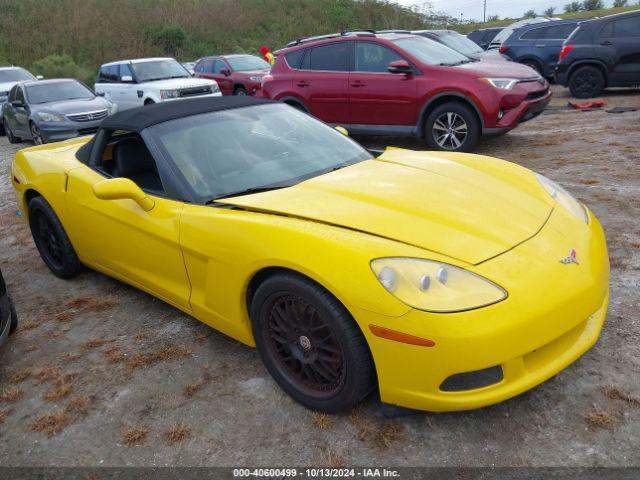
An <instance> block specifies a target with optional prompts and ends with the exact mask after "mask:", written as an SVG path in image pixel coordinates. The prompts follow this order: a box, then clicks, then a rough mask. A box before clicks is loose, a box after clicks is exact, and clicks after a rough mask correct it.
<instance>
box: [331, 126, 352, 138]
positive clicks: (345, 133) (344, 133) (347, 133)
mask: <svg viewBox="0 0 640 480" xmlns="http://www.w3.org/2000/svg"><path fill="white" fill-rule="evenodd" d="M333 128H335V129H336V130H337V131H339V132H340V133H341V134H343V135H344V136H345V137H348V136H349V131H348V130H347V129H346V128H344V127H341V126H340V125H338V126H337V127H333Z"/></svg>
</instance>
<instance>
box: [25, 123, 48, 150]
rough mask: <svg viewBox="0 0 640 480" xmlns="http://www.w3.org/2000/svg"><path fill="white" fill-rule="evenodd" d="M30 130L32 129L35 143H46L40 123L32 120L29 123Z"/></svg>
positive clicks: (32, 137)
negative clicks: (37, 123) (39, 126)
mask: <svg viewBox="0 0 640 480" xmlns="http://www.w3.org/2000/svg"><path fill="white" fill-rule="evenodd" d="M29 130H31V139H32V140H33V143H35V144H36V145H44V144H45V143H46V142H45V141H44V138H43V136H42V134H41V133H40V129H39V128H38V125H36V124H35V123H33V122H31V123H30V124H29Z"/></svg>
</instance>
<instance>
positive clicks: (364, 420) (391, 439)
mask: <svg viewBox="0 0 640 480" xmlns="http://www.w3.org/2000/svg"><path fill="white" fill-rule="evenodd" d="M349 422H350V423H351V425H353V426H354V427H355V429H356V435H357V437H358V440H360V441H361V442H364V441H371V442H373V443H374V444H375V445H376V446H377V447H379V448H381V449H388V448H390V447H391V446H392V445H393V444H394V443H397V442H399V441H401V440H402V439H403V438H404V437H405V433H404V431H403V430H402V428H401V427H400V425H399V424H398V423H396V422H394V421H391V420H382V421H380V422H376V421H374V420H373V419H372V418H371V417H370V416H369V415H367V414H366V413H365V412H364V411H362V410H361V409H355V410H353V411H352V412H351V414H350V415H349Z"/></svg>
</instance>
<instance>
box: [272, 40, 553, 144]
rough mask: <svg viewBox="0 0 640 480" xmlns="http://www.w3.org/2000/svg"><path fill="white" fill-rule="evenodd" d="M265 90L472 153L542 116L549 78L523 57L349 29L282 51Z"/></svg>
mask: <svg viewBox="0 0 640 480" xmlns="http://www.w3.org/2000/svg"><path fill="white" fill-rule="evenodd" d="M276 55H277V56H276V63H275V65H274V66H273V67H272V68H271V73H270V74H269V75H266V76H265V77H264V79H263V82H262V96H264V97H266V98H270V99H274V100H280V101H283V102H285V103H288V104H290V105H292V106H295V107H297V108H300V109H301V110H304V111H305V112H307V113H310V114H312V115H314V116H316V117H318V118H320V119H321V120H324V121H325V122H327V123H330V124H334V125H342V126H344V127H346V128H348V129H349V130H350V131H351V132H353V133H355V134H367V135H413V136H417V137H419V138H423V139H425V140H426V142H427V144H428V145H429V147H431V148H433V149H438V150H454V151H470V150H472V149H473V148H474V147H475V146H476V144H477V142H478V140H479V139H480V137H481V135H498V134H502V133H506V132H507V131H509V130H511V129H512V128H514V127H516V126H517V125H518V124H519V123H521V122H524V121H526V120H530V119H532V118H534V117H536V116H537V115H539V114H540V113H541V112H542V111H543V110H544V108H545V107H546V105H547V104H548V103H549V100H550V99H551V92H550V91H549V84H548V83H547V81H546V80H545V79H544V78H542V77H541V76H540V75H538V74H537V73H536V72H535V71H534V70H532V69H531V68H529V67H526V66H524V65H520V64H517V63H515V62H513V63H512V62H500V63H496V62H488V61H487V62H485V61H472V60H471V59H469V58H468V57H466V56H464V55H462V54H461V53H458V52H456V51H454V50H451V49H450V48H448V47H446V46H444V45H442V44H440V43H437V42H435V41H433V40H430V39H427V38H424V37H420V36H416V35H410V34H375V33H370V32H343V33H341V34H335V35H325V36H323V37H313V38H308V39H304V40H297V41H295V42H292V43H290V44H289V45H287V47H286V48H284V49H282V50H279V51H278V52H276Z"/></svg>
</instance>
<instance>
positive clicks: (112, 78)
mask: <svg viewBox="0 0 640 480" xmlns="http://www.w3.org/2000/svg"><path fill="white" fill-rule="evenodd" d="M118 67H119V66H118V65H107V66H106V67H102V68H101V69H100V77H99V78H98V82H104V83H113V82H118V81H119V79H120V78H119V72H118V70H119V68H118Z"/></svg>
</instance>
